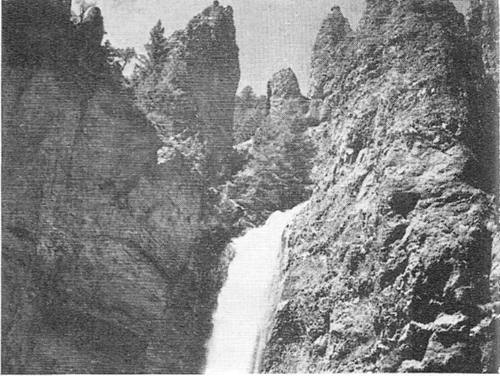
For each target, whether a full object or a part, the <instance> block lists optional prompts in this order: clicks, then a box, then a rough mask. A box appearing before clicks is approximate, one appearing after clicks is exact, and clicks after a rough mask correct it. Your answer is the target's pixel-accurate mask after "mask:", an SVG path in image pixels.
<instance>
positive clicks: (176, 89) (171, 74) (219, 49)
mask: <svg viewBox="0 0 500 376" xmlns="http://www.w3.org/2000/svg"><path fill="white" fill-rule="evenodd" d="M165 52H166V56H165V59H164V60H165V61H164V64H163V66H162V67H161V71H160V72H152V73H151V74H150V75H149V77H148V78H147V79H146V80H144V82H143V83H142V84H139V87H138V88H137V92H138V95H139V96H141V95H142V94H141V93H143V92H144V91H148V90H151V89H150V87H154V91H153V92H150V94H151V95H153V96H154V95H157V94H158V93H161V95H162V96H163V98H164V99H163V100H161V99H160V100H159V102H158V103H156V106H154V108H153V109H150V108H144V110H145V112H146V113H147V114H148V117H149V118H150V119H151V120H152V121H154V122H155V123H157V125H158V126H159V128H160V129H161V132H162V134H163V136H165V137H166V138H168V137H171V136H174V135H180V136H181V138H182V137H185V136H191V135H192V134H194V133H197V134H198V136H199V137H200V138H201V140H202V142H203V143H204V146H205V148H206V155H207V157H208V160H207V166H209V167H208V168H214V169H218V170H219V171H218V172H221V173H222V174H223V175H224V172H227V171H228V170H229V168H230V167H229V166H230V165H231V161H230V159H231V156H232V146H233V144H234V142H233V130H232V126H233V118H234V107H235V93H236V90H237V88H238V83H239V79H240V68H239V60H238V47H237V45H236V41H235V27H234V21H233V10H232V8H231V7H230V6H228V7H223V6H221V5H219V4H218V2H214V4H213V5H212V6H210V7H208V8H206V9H205V10H204V11H203V12H202V13H200V14H198V15H197V16H195V17H194V18H193V19H192V20H191V21H190V22H189V24H188V25H187V27H186V29H185V30H181V31H177V32H175V33H174V34H173V35H172V36H171V37H170V38H168V40H167V41H166V51H165ZM145 87H146V88H145ZM146 107H147V106H146ZM211 175H214V176H215V175H216V171H215V170H214V171H211Z"/></svg>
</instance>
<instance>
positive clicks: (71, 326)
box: [2, 0, 234, 373]
mask: <svg viewBox="0 0 500 376" xmlns="http://www.w3.org/2000/svg"><path fill="white" fill-rule="evenodd" d="M66 11H67V9H66V8H65V6H64V2H57V3H56V2H52V3H47V2H44V1H35V0H29V1H26V2H23V3H22V4H19V3H18V2H16V4H14V2H5V3H4V6H3V21H4V23H3V36H4V43H3V48H4V50H3V52H4V53H3V61H2V68H3V75H2V77H3V81H2V110H3V111H2V115H3V118H2V125H3V126H2V132H3V133H2V136H3V144H2V163H3V164H2V246H3V248H2V278H3V280H2V370H3V371H4V372H7V373H39V372H45V373H136V372H141V373H144V372H147V373H184V372H187V373H196V372H199V371H200V369H201V367H202V365H203V363H204V357H205V354H204V352H205V350H204V342H205V340H206V339H207V338H208V336H209V333H210V326H211V324H210V318H211V313H212V310H213V308H214V305H215V299H216V291H217V290H218V289H219V288H220V283H221V281H222V274H223V272H224V270H223V269H224V267H223V265H221V263H220V260H221V257H222V255H221V253H222V250H223V249H224V246H225V244H226V241H227V240H228V239H227V238H226V237H224V236H217V234H216V232H214V231H213V230H214V229H213V227H214V224H215V225H216V223H217V218H214V217H213V216H212V214H211V207H210V204H209V203H208V200H207V196H206V186H205V183H204V181H203V180H202V178H201V177H200V176H199V174H197V173H196V172H194V171H192V169H191V166H190V165H189V164H188V163H186V161H185V160H184V159H183V158H182V156H179V155H175V154H173V155H170V156H169V157H168V158H166V159H165V160H164V161H163V162H162V163H158V162H157V159H158V158H157V150H158V149H160V147H161V146H162V142H161V140H160V138H159V136H158V135H157V134H156V131H155V129H154V128H153V127H152V126H151V125H150V124H149V123H148V122H147V121H146V119H145V118H144V117H143V115H142V114H141V113H140V112H139V111H137V110H136V109H135V108H134V106H133V103H132V100H131V99H130V98H129V94H128V93H127V92H125V91H124V90H123V89H122V88H121V87H120V85H119V84H117V83H116V82H114V81H113V79H112V78H111V76H112V75H111V73H110V71H109V70H107V69H106V65H105V64H104V63H103V62H102V61H101V63H102V64H99V62H100V59H101V58H102V51H101V50H100V47H99V46H98V45H99V43H100V40H99V41H98V40H95V41H91V42H95V45H94V44H93V43H90V45H88V46H83V47H82V46H81V44H79V41H80V40H81V39H80V37H81V35H80V34H79V33H80V32H81V29H79V28H78V27H76V26H75V25H73V24H72V23H71V22H70V20H69V13H66ZM50 15H51V16H52V18H49V16H50ZM55 21H57V22H55ZM221 32H222V31H221ZM40 34H42V37H40ZM88 36H89V35H88V34H86V37H88ZM97 38H99V35H97ZM91 45H94V47H91ZM54 46H57V48H54ZM81 48H83V49H81ZM199 48H202V45H200V46H199ZM82 51H83V52H82ZM89 52H90V53H89ZM200 69H201V68H200ZM233 94H234V93H233ZM205 99H206V100H207V101H209V100H210V97H209V93H207V97H206V98H205ZM226 110H227V111H228V112H230V111H231V109H229V108H228V109H226ZM212 141H213V140H212Z"/></svg>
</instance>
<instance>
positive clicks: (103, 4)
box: [95, 0, 469, 94]
mask: <svg viewBox="0 0 500 376" xmlns="http://www.w3.org/2000/svg"><path fill="white" fill-rule="evenodd" d="M95 2H96V3H97V5H98V6H99V7H100V8H101V10H102V13H103V16H104V23H105V29H106V32H107V35H106V36H105V37H104V38H105V39H109V40H110V41H111V43H112V44H113V45H114V46H115V47H134V48H135V49H136V51H137V52H139V53H143V52H144V44H145V43H147V41H148V39H149V31H150V30H151V28H152V27H153V26H154V25H155V24H156V22H157V21H158V19H161V21H162V23H163V26H164V27H165V34H166V36H167V37H168V36H170V35H171V34H172V33H173V32H174V31H175V30H179V29H184V28H185V27H186V25H187V23H188V22H189V20H190V19H191V18H193V16H195V15H196V14H198V13H200V12H201V11H202V10H203V9H204V8H206V7H207V6H209V5H211V4H212V1H211V0H177V1H174V0H97V1H95ZM454 2H455V4H457V5H458V8H459V10H460V11H463V10H464V9H465V5H464V4H466V3H468V2H469V0H454ZM220 3H221V5H224V6H226V5H231V6H232V7H233V9H234V18H235V24H236V42H237V44H238V46H239V48H240V66H241V81H240V89H241V88H243V87H244V86H246V85H251V86H252V87H253V88H254V90H255V91H256V92H257V93H258V94H265V92H266V83H267V81H268V80H269V78H271V76H272V74H273V73H275V72H277V71H278V70H280V69H281V68H287V67H291V68H292V69H293V71H294V72H295V74H296V75H297V77H298V79H299V83H300V88H301V90H302V92H303V93H307V91H308V82H309V65H310V59H311V51H312V47H313V44H314V40H315V39H316V35H317V33H318V30H319V27H320V25H321V22H322V20H323V19H324V18H325V17H326V15H327V14H328V12H329V10H330V8H331V7H332V6H334V5H338V6H340V7H341V9H342V12H343V13H344V16H346V17H347V18H348V19H349V21H350V23H351V27H353V28H355V27H356V26H357V23H358V21H359V19H360V17H361V13H362V11H363V10H364V7H365V5H364V0H220Z"/></svg>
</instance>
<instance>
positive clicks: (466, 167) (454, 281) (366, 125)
mask: <svg viewBox="0 0 500 376" xmlns="http://www.w3.org/2000/svg"><path fill="white" fill-rule="evenodd" d="M348 30H349V29H348V27H347V26H346V24H345V19H344V18H343V17H342V16H341V15H340V14H339V13H338V10H336V9H334V10H333V13H332V14H330V15H329V16H328V19H327V21H325V23H324V24H323V26H322V29H321V32H320V36H319V37H318V41H320V42H318V43H317V44H316V50H315V51H314V53H313V56H328V60H327V61H326V62H325V61H322V62H321V64H320V63H319V62H318V64H316V63H315V62H314V61H313V69H314V70H313V73H312V76H313V85H314V86H313V89H312V92H313V94H314V97H315V98H316V103H314V100H313V103H312V104H311V107H312V106H313V105H315V106H316V107H315V108H311V111H310V116H316V117H317V119H318V120H319V121H320V124H319V126H318V127H316V128H315V131H314V133H315V138H316V143H317V145H318V147H319V157H318V161H317V164H316V172H315V176H314V179H315V184H316V187H315V191H314V193H313V195H312V197H311V199H310V200H309V204H308V206H307V207H306V208H305V209H304V210H303V212H302V214H300V215H299V216H298V217H297V218H296V220H295V221H294V223H293V224H292V225H291V228H290V229H289V232H290V235H289V236H288V239H287V242H286V247H285V249H284V251H283V252H284V254H283V261H282V270H281V272H282V275H281V281H280V284H279V286H280V289H281V290H280V292H279V298H278V302H277V308H276V311H275V314H274V317H273V322H272V324H271V328H270V330H269V332H268V334H267V335H268V341H267V346H266V348H265V350H264V354H263V361H262V364H261V365H260V370H261V371H264V372H290V373H293V372H339V371H344V372H346V371H401V372H402V371H427V372H443V371H444V372H481V371H487V370H490V371H492V370H495V364H494V354H493V353H492V351H491V349H492V346H491V340H492V331H493V324H492V319H491V314H490V311H489V308H488V303H489V301H490V296H489V293H488V284H489V281H488V275H489V272H490V266H491V262H490V254H491V241H492V231H493V229H494V215H493V212H494V210H493V198H492V194H493V193H494V190H495V184H494V175H495V174H494V173H492V171H494V170H495V168H494V166H495V160H494V155H495V153H494V149H495V147H496V145H495V142H494V140H495V137H496V136H495V133H496V132H495V126H496V125H495V124H493V123H492V122H491V118H489V117H488V116H485V115H484V112H483V111H482V107H481V106H480V105H479V104H480V103H481V101H482V100H483V97H482V90H483V89H484V87H485V85H487V83H486V82H485V69H484V64H483V61H482V58H481V53H480V51H478V50H477V49H475V48H473V44H474V41H473V40H472V38H471V34H470V33H468V31H467V29H466V26H465V22H464V17H463V16H462V15H460V14H459V13H457V11H456V10H455V8H454V7H453V5H452V4H451V3H450V2H449V1H441V0H439V1H438V0H418V1H415V0H411V1H410V0H403V1H392V0H371V1H368V4H367V11H366V13H365V16H364V18H363V20H362V22H361V25H360V30H359V32H357V33H349V32H348ZM323 46H325V47H323ZM323 48H325V50H324V51H321V49H323ZM318 49H320V50H318ZM318 77H319V78H320V79H318ZM318 82H320V83H319V84H318ZM318 99H319V100H320V101H319V103H318V101H317V100H318ZM317 108H319V109H321V111H317V110H316V109H317Z"/></svg>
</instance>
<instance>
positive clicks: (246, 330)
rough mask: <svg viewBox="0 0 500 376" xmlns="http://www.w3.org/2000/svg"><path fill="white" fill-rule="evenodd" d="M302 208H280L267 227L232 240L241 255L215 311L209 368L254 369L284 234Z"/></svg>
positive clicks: (217, 370)
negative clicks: (284, 209)
mask: <svg viewBox="0 0 500 376" xmlns="http://www.w3.org/2000/svg"><path fill="white" fill-rule="evenodd" d="M301 207H302V205H298V206H296V207H295V208H293V209H290V210H288V211H286V212H275V213H273V214H272V215H271V216H270V217H269V218H268V220H267V222H266V223H265V224H264V225H263V226H261V227H258V228H255V229H251V230H250V231H248V232H247V233H246V234H245V235H243V236H241V237H240V238H237V239H234V240H233V242H232V246H233V247H234V249H235V252H236V254H235V257H234V259H233V261H232V262H231V264H230V265H229V270H228V278H227V280H226V283H225V285H224V286H223V288H222V290H221V292H220V294H219V298H218V306H217V310H216V312H215V314H214V316H213V323H214V329H213V333H212V338H211V339H210V341H209V343H208V357H207V366H206V369H205V373H210V374H215V373H217V374H220V373H225V372H231V373H234V372H238V373H249V372H252V371H253V367H254V362H255V360H254V359H255V358H256V356H257V355H258V354H256V351H257V342H258V336H259V333H260V332H261V330H262V329H263V328H262V325H263V324H264V322H265V321H266V314H268V313H269V312H270V309H271V305H272V303H273V302H272V300H271V299H270V297H271V291H270V289H271V284H272V281H273V277H274V276H276V275H277V273H278V272H279V270H278V269H279V268H278V266H279V262H278V259H279V257H278V255H279V252H280V249H281V244H282V234H283V231H284V229H285V228H286V225H287V224H288V223H289V222H290V221H291V219H292V218H293V217H294V216H295V215H296V214H297V213H298V211H299V210H300V209H301Z"/></svg>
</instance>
